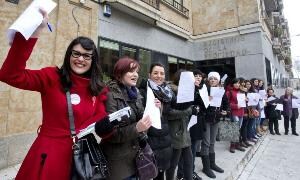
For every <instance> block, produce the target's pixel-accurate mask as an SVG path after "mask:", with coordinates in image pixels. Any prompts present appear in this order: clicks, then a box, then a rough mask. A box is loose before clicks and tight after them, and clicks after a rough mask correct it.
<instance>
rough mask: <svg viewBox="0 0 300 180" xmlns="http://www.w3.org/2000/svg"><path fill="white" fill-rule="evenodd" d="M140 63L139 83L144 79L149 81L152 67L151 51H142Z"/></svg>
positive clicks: (140, 52)
mask: <svg viewBox="0 0 300 180" xmlns="http://www.w3.org/2000/svg"><path fill="white" fill-rule="evenodd" d="M138 61H139V63H140V66H141V69H140V72H139V82H140V81H141V80H142V79H148V72H149V69H150V65H151V51H148V50H145V49H140V50H139V58H138Z"/></svg>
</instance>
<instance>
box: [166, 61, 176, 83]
mask: <svg viewBox="0 0 300 180" xmlns="http://www.w3.org/2000/svg"><path fill="white" fill-rule="evenodd" d="M168 64H169V80H170V81H173V80H174V74H175V73H176V71H177V58H175V57H172V56H168Z"/></svg>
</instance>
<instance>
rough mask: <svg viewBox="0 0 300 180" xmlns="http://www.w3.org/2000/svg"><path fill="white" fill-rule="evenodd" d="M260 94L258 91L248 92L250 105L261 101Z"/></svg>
mask: <svg viewBox="0 0 300 180" xmlns="http://www.w3.org/2000/svg"><path fill="white" fill-rule="evenodd" d="M259 97H260V95H259V94H258V93H248V94H247V98H248V106H256V105H257V104H258V102H259Z"/></svg>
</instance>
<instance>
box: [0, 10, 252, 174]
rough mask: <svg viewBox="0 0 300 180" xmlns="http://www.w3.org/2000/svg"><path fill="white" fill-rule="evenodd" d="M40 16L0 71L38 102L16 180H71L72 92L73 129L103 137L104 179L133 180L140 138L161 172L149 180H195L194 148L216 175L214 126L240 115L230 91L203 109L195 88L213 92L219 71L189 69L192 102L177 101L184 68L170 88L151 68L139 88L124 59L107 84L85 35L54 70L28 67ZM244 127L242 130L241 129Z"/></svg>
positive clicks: (159, 70)
mask: <svg viewBox="0 0 300 180" xmlns="http://www.w3.org/2000/svg"><path fill="white" fill-rule="evenodd" d="M41 12H42V14H43V16H44V19H43V23H42V24H41V25H40V26H39V27H38V28H37V30H36V31H35V32H34V34H33V35H32V36H31V38H30V39H29V40H25V39H24V37H23V36H22V35H21V34H20V33H16V35H15V37H14V40H13V42H12V45H11V48H10V50H9V52H8V55H7V57H6V59H5V61H4V63H3V65H2V68H1V69H0V80H1V81H2V82H5V83H7V84H9V85H11V86H14V87H17V88H20V89H25V90H31V91H37V92H39V93H40V95H41V100H42V113H43V116H42V125H41V126H40V130H39V133H38V136H37V138H36V140H35V141H34V143H33V145H32V146H31V148H30V150H29V152H28V154H27V156H26V158H25V159H24V161H23V163H22V166H21V168H20V170H19V172H18V174H17V176H16V179H17V180H18V179H22V180H24V179H25V180H26V179H28V180H29V179H30V180H32V179H65V180H67V179H70V172H71V166H72V144H73V142H72V139H71V137H70V124H69V119H68V109H67V101H66V94H65V93H66V92H67V91H70V93H71V103H72V108H73V112H74V118H75V128H76V132H77V133H78V132H79V130H80V129H83V128H85V127H87V126H88V125H90V124H92V123H96V124H95V132H96V133H97V134H98V135H99V136H100V137H101V138H102V139H101V143H100V146H101V148H102V150H103V152H104V154H105V156H106V158H107V161H108V166H109V170H110V176H109V177H108V178H107V179H112V180H131V179H138V175H137V169H136V165H135V158H136V155H137V151H138V149H139V147H140V145H141V143H143V142H145V141H146V142H148V143H149V145H150V146H151V148H152V150H153V152H154V154H155V157H156V159H157V167H158V170H159V173H158V176H157V177H156V178H154V179H156V180H161V179H164V178H166V179H167V180H173V179H174V178H175V170H176V167H178V168H177V169H178V170H177V174H176V176H177V178H178V179H187V180H192V179H201V178H200V177H199V176H198V175H197V174H196V173H195V156H196V151H197V149H198V147H199V146H201V148H200V149H201V150H200V155H201V158H202V163H203V172H204V173H205V174H206V175H207V176H208V177H210V178H216V175H215V173H214V171H215V172H219V173H223V172H224V170H223V169H222V168H220V167H219V166H217V165H216V154H215V150H214V144H215V140H216V135H217V132H218V122H219V121H220V119H221V117H222V116H226V115H228V114H229V112H230V106H231V108H232V109H233V114H234V118H235V119H236V120H239V121H240V120H241V117H242V116H243V113H240V111H242V110H238V109H239V108H238V107H235V106H234V105H232V103H228V94H227V95H226V94H224V95H223V98H222V102H221V106H220V107H213V106H208V108H205V106H204V103H203V101H202V99H201V96H200V94H199V90H200V89H202V88H203V87H204V84H206V86H207V89H208V93H209V94H210V88H211V87H219V86H220V75H219V73H217V72H210V73H209V74H208V76H207V81H204V78H205V75H204V74H203V73H202V72H201V71H199V70H197V69H195V70H194V71H193V74H194V77H195V92H194V101H192V102H187V103H177V101H176V94H177V92H178V83H179V77H180V74H181V73H182V72H183V71H184V70H179V71H178V72H177V73H176V75H175V79H174V81H173V83H172V84H168V83H167V82H166V81H165V68H164V66H163V65H162V64H160V63H154V64H152V65H151V68H150V70H149V79H148V80H146V81H145V82H144V83H141V86H140V87H139V88H138V87H137V82H138V78H139V74H138V73H139V70H140V66H139V64H138V62H137V61H136V60H133V59H130V58H127V57H125V58H121V59H120V60H119V61H118V62H117V63H116V64H115V66H114V70H113V79H112V80H111V81H109V82H108V83H106V84H104V83H103V82H102V79H101V77H102V72H101V67H100V62H99V56H98V53H97V48H96V46H95V44H94V42H93V41H92V40H91V39H89V38H86V37H77V38H76V39H74V40H73V41H72V42H71V43H70V45H69V46H68V48H67V51H66V54H65V58H64V61H63V65H62V66H61V67H60V68H58V67H46V68H43V69H41V70H30V69H26V62H27V60H28V59H29V57H30V55H31V52H32V50H33V48H34V46H35V44H36V42H37V40H38V37H39V36H40V33H41V32H42V30H43V29H44V28H45V27H46V26H47V25H46V24H47V21H48V17H47V14H46V13H45V12H44V11H41ZM234 82H235V83H234V86H233V87H234V88H235V89H239V87H238V86H237V85H235V84H236V83H239V81H234ZM247 83H248V81H245V87H246V88H247V91H250V88H249V87H248V85H247ZM249 83H250V82H249ZM147 87H150V89H151V90H152V91H153V93H154V95H155V98H156V99H155V100H154V102H153V103H154V104H155V106H156V107H158V108H160V111H161V129H156V128H154V127H152V126H151V118H150V117H149V115H147V116H144V115H143V113H144V107H145V102H146V101H147V99H146V97H147V96H146V94H147ZM240 89H241V88H240ZM235 91H236V90H233V91H232V94H231V97H230V98H233V97H234V96H235V94H236V93H235ZM210 98H212V97H210ZM230 98H229V101H230ZM124 107H130V109H131V114H130V117H128V118H122V119H121V121H120V122H118V123H111V122H110V121H109V118H108V116H107V115H108V114H110V113H113V112H116V111H117V110H120V109H122V108H124ZM235 110H236V111H235ZM235 112H236V113H235ZM192 115H195V116H196V117H197V124H196V125H194V126H193V127H192V128H191V129H190V131H188V129H187V125H188V122H189V120H190V117H191V116H192ZM244 122H245V121H243V123H241V124H242V125H241V127H243V126H245V125H243V124H244ZM251 126H252V125H251ZM249 127H250V126H249ZM242 132H243V133H242V140H243V142H245V144H247V141H246V140H247V139H249V138H253V137H252V136H253V134H251V136H249V134H245V132H244V131H242ZM200 140H202V141H201V145H200Z"/></svg>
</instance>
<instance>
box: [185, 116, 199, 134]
mask: <svg viewBox="0 0 300 180" xmlns="http://www.w3.org/2000/svg"><path fill="white" fill-rule="evenodd" d="M195 124H197V116H195V115H192V116H191V119H190V122H189V124H188V127H187V130H188V131H189V130H190V128H191V127H192V126H194V125H195Z"/></svg>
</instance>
